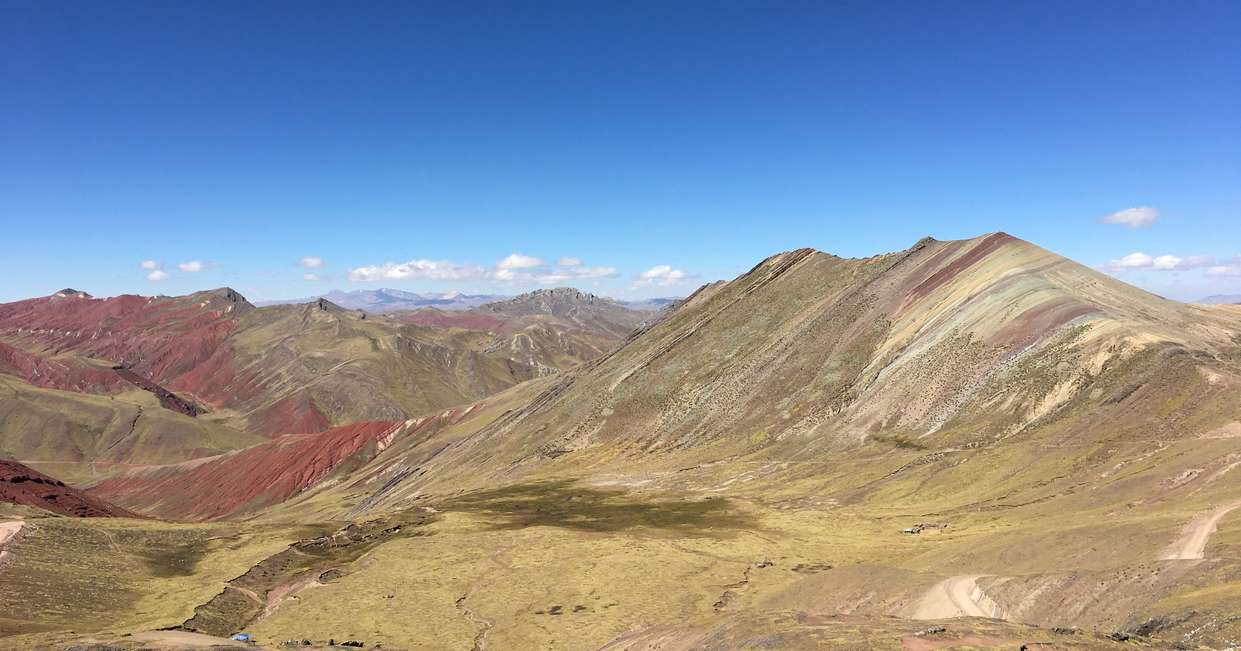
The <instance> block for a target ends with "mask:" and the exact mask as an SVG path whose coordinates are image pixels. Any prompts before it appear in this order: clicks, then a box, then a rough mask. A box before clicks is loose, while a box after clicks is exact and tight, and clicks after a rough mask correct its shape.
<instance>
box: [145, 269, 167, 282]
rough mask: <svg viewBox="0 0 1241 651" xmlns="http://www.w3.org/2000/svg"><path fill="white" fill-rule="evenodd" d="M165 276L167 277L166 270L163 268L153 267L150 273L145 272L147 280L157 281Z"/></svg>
mask: <svg viewBox="0 0 1241 651" xmlns="http://www.w3.org/2000/svg"><path fill="white" fill-rule="evenodd" d="M167 277H168V272H166V271H164V270H163V269H155V270H153V271H152V272H151V273H149V274H147V280H150V281H154V282H159V281H161V280H163V279H165V278H167Z"/></svg>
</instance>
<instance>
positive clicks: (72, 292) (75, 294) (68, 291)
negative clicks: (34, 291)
mask: <svg viewBox="0 0 1241 651" xmlns="http://www.w3.org/2000/svg"><path fill="white" fill-rule="evenodd" d="M52 297H53V298H94V297H93V296H91V295H90V294H87V293H86V292H83V291H79V290H76V289H73V288H71V287H66V288H64V289H62V290H60V291H58V292H56V293H55V294H52Z"/></svg>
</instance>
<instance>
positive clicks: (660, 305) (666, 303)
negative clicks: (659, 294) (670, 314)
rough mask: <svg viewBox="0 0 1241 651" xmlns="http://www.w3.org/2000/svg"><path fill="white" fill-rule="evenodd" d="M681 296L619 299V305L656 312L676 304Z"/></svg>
mask: <svg viewBox="0 0 1241 651" xmlns="http://www.w3.org/2000/svg"><path fill="white" fill-rule="evenodd" d="M683 300H685V299H683V298H644V299H642V300H640V301H619V303H620V304H621V305H624V306H625V307H627V308H629V309H631V310H643V311H646V312H658V311H659V310H662V309H664V308H667V307H670V306H674V305H677V304H678V303H680V302H681V301H683Z"/></svg>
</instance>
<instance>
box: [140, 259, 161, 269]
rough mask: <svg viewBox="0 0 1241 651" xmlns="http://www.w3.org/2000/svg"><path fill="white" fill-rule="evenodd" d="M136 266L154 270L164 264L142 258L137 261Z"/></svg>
mask: <svg viewBox="0 0 1241 651" xmlns="http://www.w3.org/2000/svg"><path fill="white" fill-rule="evenodd" d="M138 266H139V267H142V268H143V269H146V270H147V271H152V270H155V269H159V268H160V267H162V266H164V265H162V264H160V263H158V262H156V261H154V260H143V261H142V262H139V263H138Z"/></svg>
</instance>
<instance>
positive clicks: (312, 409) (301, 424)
mask: <svg viewBox="0 0 1241 651" xmlns="http://www.w3.org/2000/svg"><path fill="white" fill-rule="evenodd" d="M251 422H252V423H253V424H256V425H257V427H258V430H259V431H260V432H262V433H268V432H280V433H281V434H282V435H283V434H304V433H306V432H322V431H323V430H325V429H328V428H329V427H331V426H332V423H331V421H329V420H328V418H327V416H324V415H323V412H321V411H319V408H318V407H317V406H315V403H314V401H313V400H311V399H310V396H308V395H306V394H305V393H301V392H299V393H295V394H293V395H290V396H287V397H285V398H281V399H280V400H277V401H276V402H274V403H272V404H271V406H269V407H267V408H265V409H263V411H262V412H260V413H259V414H257V416H256V417H255V418H254V419H252V421H251Z"/></svg>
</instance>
